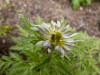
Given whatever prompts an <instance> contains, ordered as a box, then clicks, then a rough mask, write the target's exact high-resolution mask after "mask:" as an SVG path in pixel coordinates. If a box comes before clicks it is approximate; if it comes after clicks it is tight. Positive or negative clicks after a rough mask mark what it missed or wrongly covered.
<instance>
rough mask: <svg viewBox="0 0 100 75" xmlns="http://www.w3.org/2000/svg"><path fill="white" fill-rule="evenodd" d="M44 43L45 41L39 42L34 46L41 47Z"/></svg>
mask: <svg viewBox="0 0 100 75" xmlns="http://www.w3.org/2000/svg"><path fill="white" fill-rule="evenodd" d="M44 42H45V41H39V42H37V43H36V44H35V45H36V46H40V45H43V44H44Z"/></svg>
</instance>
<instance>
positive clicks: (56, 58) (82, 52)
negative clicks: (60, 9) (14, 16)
mask: <svg viewBox="0 0 100 75" xmlns="http://www.w3.org/2000/svg"><path fill="white" fill-rule="evenodd" d="M21 19H22V21H23V24H24V26H22V27H21V26H18V28H19V30H20V35H21V37H17V38H15V37H14V38H13V41H14V42H16V45H15V46H13V47H11V49H13V50H15V51H16V50H17V51H18V52H12V53H10V56H3V57H2V58H1V59H0V74H3V73H5V75H98V74H100V72H99V70H100V69H99V67H98V65H99V64H100V54H99V50H100V39H98V38H95V37H89V36H88V35H87V34H86V33H83V32H79V34H78V35H77V36H75V37H73V39H78V40H83V41H82V42H78V43H76V47H75V48H72V50H71V53H68V54H66V56H65V57H64V58H61V57H60V54H59V53H57V52H56V51H54V52H53V53H52V56H51V57H49V56H48V54H47V52H46V51H44V50H43V48H41V46H40V47H36V46H35V44H36V42H37V41H39V40H41V39H43V38H42V37H41V36H40V35H38V33H36V32H34V31H33V30H31V27H32V26H34V24H33V23H31V22H29V20H28V19H27V18H25V17H24V16H23V15H21ZM38 20H39V21H37V22H39V24H40V23H42V20H41V21H40V19H38ZM63 21H64V20H62V22H63ZM35 23H36V22H35ZM64 23H65V22H64ZM69 30H72V28H70V29H69ZM74 31H75V30H74Z"/></svg>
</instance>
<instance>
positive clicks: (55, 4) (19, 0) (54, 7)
mask: <svg viewBox="0 0 100 75" xmlns="http://www.w3.org/2000/svg"><path fill="white" fill-rule="evenodd" d="M0 4H1V5H0V25H11V26H13V27H15V26H16V24H21V22H20V19H19V17H18V14H20V13H21V14H24V15H25V16H26V17H27V18H29V19H30V21H35V20H36V17H37V16H40V17H41V18H43V20H44V21H45V22H49V21H50V20H55V21H56V20H60V18H61V17H64V18H65V19H66V20H67V21H68V23H69V24H70V25H71V26H72V27H74V28H76V29H77V30H78V31H85V32H87V33H88V34H89V35H90V36H96V37H100V1H99V0H97V2H93V3H92V5H90V6H81V7H80V8H79V9H77V10H73V9H72V4H71V2H70V0H10V3H9V4H8V5H7V3H6V1H5V0H0ZM13 32H14V33H17V29H14V31H13ZM8 39H9V40H11V38H7V39H6V44H3V43H2V40H1V39H0V52H1V51H2V50H8V48H9V46H11V45H12V44H13V43H12V42H11V41H8Z"/></svg>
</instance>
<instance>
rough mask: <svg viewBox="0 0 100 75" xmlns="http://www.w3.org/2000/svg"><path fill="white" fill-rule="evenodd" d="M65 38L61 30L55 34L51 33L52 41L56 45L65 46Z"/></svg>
mask: <svg viewBox="0 0 100 75" xmlns="http://www.w3.org/2000/svg"><path fill="white" fill-rule="evenodd" d="M64 40H65V39H64V38H63V36H62V34H61V33H60V32H56V33H55V34H52V35H51V38H50V42H51V43H52V44H53V45H54V46H57V45H61V46H64Z"/></svg>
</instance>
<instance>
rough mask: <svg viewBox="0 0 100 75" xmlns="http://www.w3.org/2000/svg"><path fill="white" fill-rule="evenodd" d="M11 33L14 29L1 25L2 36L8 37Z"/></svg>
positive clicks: (0, 33) (0, 32)
mask: <svg viewBox="0 0 100 75" xmlns="http://www.w3.org/2000/svg"><path fill="white" fill-rule="evenodd" d="M11 31H12V28H11V27H10V26H9V25H6V26H2V25H0V35H1V36H7V33H10V32H11Z"/></svg>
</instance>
